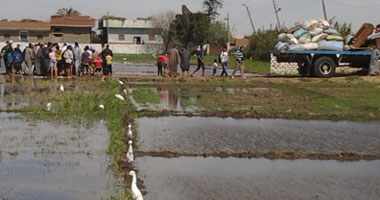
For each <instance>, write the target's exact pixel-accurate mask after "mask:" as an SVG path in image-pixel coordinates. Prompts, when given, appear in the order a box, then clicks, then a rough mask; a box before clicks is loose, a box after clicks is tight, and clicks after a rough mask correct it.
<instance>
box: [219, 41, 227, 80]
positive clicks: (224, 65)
mask: <svg viewBox="0 0 380 200" xmlns="http://www.w3.org/2000/svg"><path fill="white" fill-rule="evenodd" d="M219 58H220V62H221V63H222V70H223V71H222V74H221V75H220V76H223V75H225V76H226V77H227V76H228V73H227V65H228V52H227V47H224V48H223V50H222V52H221V53H220V56H219Z"/></svg>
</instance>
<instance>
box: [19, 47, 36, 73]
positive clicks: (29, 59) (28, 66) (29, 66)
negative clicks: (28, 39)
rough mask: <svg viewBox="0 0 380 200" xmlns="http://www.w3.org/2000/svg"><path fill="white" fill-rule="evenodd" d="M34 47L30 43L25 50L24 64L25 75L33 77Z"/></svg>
mask: <svg viewBox="0 0 380 200" xmlns="http://www.w3.org/2000/svg"><path fill="white" fill-rule="evenodd" d="M33 49H34V46H33V44H32V43H29V45H28V46H27V47H26V48H25V50H24V51H25V53H24V62H23V63H22V65H21V66H22V70H23V71H24V74H26V75H32V74H33V63H34V57H35V55H34V50H33Z"/></svg>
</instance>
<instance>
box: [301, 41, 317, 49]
mask: <svg viewBox="0 0 380 200" xmlns="http://www.w3.org/2000/svg"><path fill="white" fill-rule="evenodd" d="M318 47H319V45H318V43H315V42H310V43H306V44H304V45H303V48H304V49H305V50H314V49H318Z"/></svg>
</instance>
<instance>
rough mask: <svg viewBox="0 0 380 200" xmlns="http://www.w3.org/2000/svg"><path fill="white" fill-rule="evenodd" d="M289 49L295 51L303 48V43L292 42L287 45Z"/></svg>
mask: <svg viewBox="0 0 380 200" xmlns="http://www.w3.org/2000/svg"><path fill="white" fill-rule="evenodd" d="M289 50H291V51H295V50H303V44H293V45H290V46H289Z"/></svg>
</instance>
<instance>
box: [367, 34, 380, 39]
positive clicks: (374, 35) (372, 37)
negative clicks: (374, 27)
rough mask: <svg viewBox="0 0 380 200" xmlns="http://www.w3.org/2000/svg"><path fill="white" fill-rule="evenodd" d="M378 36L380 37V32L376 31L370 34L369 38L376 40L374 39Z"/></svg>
mask: <svg viewBox="0 0 380 200" xmlns="http://www.w3.org/2000/svg"><path fill="white" fill-rule="evenodd" d="M377 38H380V33H374V34H372V35H370V36H368V38H367V39H368V40H374V39H377Z"/></svg>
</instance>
